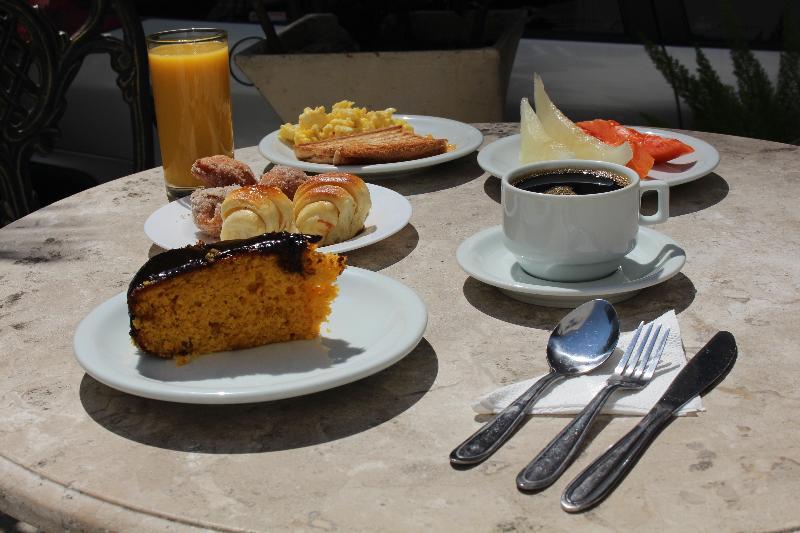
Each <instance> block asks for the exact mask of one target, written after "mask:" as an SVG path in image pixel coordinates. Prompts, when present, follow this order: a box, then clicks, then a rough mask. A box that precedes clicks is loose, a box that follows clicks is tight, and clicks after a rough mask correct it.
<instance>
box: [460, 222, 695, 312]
mask: <svg viewBox="0 0 800 533" xmlns="http://www.w3.org/2000/svg"><path fill="white" fill-rule="evenodd" d="M456 257H457V259H458V264H459V265H461V268H462V269H464V271H465V272H466V273H467V274H469V275H470V276H472V277H473V278H475V279H477V280H479V281H482V282H484V283H487V284H489V285H493V286H495V287H497V288H498V289H500V290H501V291H502V292H504V293H505V294H507V295H508V296H511V297H512V298H515V299H517V300H520V301H523V302H526V303H533V304H537V305H544V306H547V307H575V306H576V305H579V304H581V303H583V302H588V301H589V300H592V299H594V298H605V299H606V300H608V301H609V302H612V303H614V302H621V301H623V300H626V299H628V298H630V297H632V296H634V295H636V294H637V293H638V292H639V291H641V290H642V289H644V288H646V287H651V286H653V285H657V284H659V283H663V282H664V281H667V280H668V279H670V278H671V277H673V276H674V275H675V274H677V273H678V272H680V270H681V268H683V265H684V264H685V263H686V252H684V251H683V249H682V248H681V247H680V246H678V244H677V243H676V242H675V241H673V240H672V239H670V238H669V237H668V236H666V235H664V234H663V233H659V232H658V231H656V230H654V229H650V228H645V227H640V228H639V234H638V236H637V239H636V247H635V248H634V249H633V250H632V251H631V252H630V253H629V254H628V255H626V256H625V257H624V258H623V261H622V265H621V266H620V268H619V269H618V270H617V271H616V272H615V273H614V274H611V275H610V276H607V277H605V278H602V279H598V280H595V281H582V282H577V283H560V282H557V281H547V280H544V279H539V278H535V277H533V276H531V275H530V274H528V273H527V272H525V271H524V270H522V268H521V267H520V266H519V265H518V264H517V259H516V257H514V255H513V254H512V253H511V252H509V251H508V249H507V248H506V247H505V245H504V244H503V228H502V226H493V227H491V228H488V229H485V230H483V231H480V232H478V233H476V234H475V235H473V236H472V237H469V238H468V239H466V240H465V241H464V242H462V243H461V245H460V246H459V247H458V251H457V252H456Z"/></svg>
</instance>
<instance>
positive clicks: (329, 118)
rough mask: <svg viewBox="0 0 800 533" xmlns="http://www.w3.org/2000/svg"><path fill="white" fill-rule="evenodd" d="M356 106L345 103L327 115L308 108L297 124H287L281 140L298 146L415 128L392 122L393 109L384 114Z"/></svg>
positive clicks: (336, 104) (283, 128) (393, 119)
mask: <svg viewBox="0 0 800 533" xmlns="http://www.w3.org/2000/svg"><path fill="white" fill-rule="evenodd" d="M353 105H354V102H349V101H347V100H342V101H341V102H336V103H335V104H333V107H331V112H330V113H326V112H325V106H319V107H315V108H314V109H312V108H310V107H307V108H305V109H304V110H303V113H302V114H301V115H300V118H299V119H298V123H297V124H289V123H286V124H284V125H283V126H281V129H280V132H279V133H278V137H279V138H280V139H282V140H284V141H287V142H290V143H294V144H305V143H310V142H313V141H322V140H325V139H329V138H331V137H340V136H342V135H352V134H353V133H361V132H362V131H372V130H377V129H380V128H388V127H389V126H405V127H406V128H407V129H409V130H411V129H412V128H411V126H409V125H408V124H406V122H405V121H404V120H401V119H399V118H392V114H394V112H395V111H397V110H396V109H394V108H392V107H390V108H387V109H384V110H383V111H367V108H366V107H353Z"/></svg>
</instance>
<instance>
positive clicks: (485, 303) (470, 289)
mask: <svg viewBox="0 0 800 533" xmlns="http://www.w3.org/2000/svg"><path fill="white" fill-rule="evenodd" d="M463 292H464V297H465V298H466V299H467V301H468V302H469V303H470V304H471V305H472V306H473V307H474V308H475V309H477V310H479V311H481V312H483V313H486V314H487V315H489V316H492V317H494V318H497V319H498V320H503V321H504V322H509V323H511V324H516V325H519V326H525V327H528V328H535V329H542V330H546V331H550V330H551V329H553V327H555V325H556V324H557V323H558V321H559V320H561V318H562V317H563V316H564V315H565V314H567V312H569V309H562V308H557V307H543V306H539V305H534V304H528V303H524V302H520V301H517V300H515V299H513V298H511V297H509V296H506V295H505V294H503V293H502V292H500V291H499V290H498V289H496V288H495V287H492V286H491V285H487V284H485V283H482V282H480V281H478V280H476V279H475V278H472V277H469V278H467V279H466V281H464V287H463ZM695 294H697V290H696V289H695V287H694V284H693V283H692V281H691V280H690V279H689V278H688V277H686V276H685V275H684V274H678V275H676V276H675V277H674V278H672V279H670V280H667V281H665V282H664V283H661V284H659V285H656V286H654V287H649V288H647V289H644V290H642V292H640V293H639V294H637V295H636V296H634V297H633V298H631V299H630V300H626V301H624V302H619V303H616V304H614V307H615V308H616V309H617V312H618V313H619V317H620V326H621V328H622V330H623V331H628V330H633V329H636V326H638V325H639V322H640V321H642V320H644V321H650V320H654V319H656V318H658V317H659V316H661V315H663V314H664V313H666V312H667V311H669V310H670V309H674V310H675V313H680V312H681V311H683V310H684V309H686V308H687V307H689V305H691V303H692V301H693V300H694V297H695Z"/></svg>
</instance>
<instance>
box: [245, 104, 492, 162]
mask: <svg viewBox="0 0 800 533" xmlns="http://www.w3.org/2000/svg"><path fill="white" fill-rule="evenodd" d="M397 118H401V119H403V120H405V121H407V122H408V123H409V124H410V125H411V126H412V127H413V128H414V133H417V134H418V135H428V134H431V135H433V136H434V137H436V138H438V139H447V142H449V143H450V144H452V145H453V146H455V150H453V151H451V152H447V153H444V154H439V155H434V156H431V157H423V158H422V159H414V160H412V161H400V162H397V163H381V164H377V165H346V166H344V165H343V166H338V167H337V166H334V165H323V164H319V163H307V162H305V161H300V160H298V159H297V158H296V157H295V156H294V151H293V150H292V148H291V147H290V146H289V145H288V144H286V143H284V142H283V141H281V140H280V139H278V131H273V132H272V133H270V134H269V135H267V136H266V137H264V138H263V139H261V142H260V143H258V150H259V151H260V152H261V155H263V156H264V157H266V158H267V159H269V160H270V161H272V162H273V163H275V164H276V165H286V166H289V167H294V168H299V169H301V170H304V171H306V172H349V173H351V174H358V175H359V176H362V177H363V176H371V177H378V176H384V177H388V176H387V175H390V174H394V173H399V172H407V171H410V170H417V169H421V168H425V167H430V166H433V165H438V164H439V163H444V162H445V161H452V160H453V159H458V158H460V157H464V156H465V155H467V154H471V153H472V152H473V151H474V150H475V149H476V148H478V147H479V146H480V145H481V143H482V142H483V134H482V133H481V132H480V131H479V130H478V129H476V128H474V127H472V126H470V125H469V124H464V123H463V122H458V121H457V120H451V119H449V118H440V117H426V116H422V115H397Z"/></svg>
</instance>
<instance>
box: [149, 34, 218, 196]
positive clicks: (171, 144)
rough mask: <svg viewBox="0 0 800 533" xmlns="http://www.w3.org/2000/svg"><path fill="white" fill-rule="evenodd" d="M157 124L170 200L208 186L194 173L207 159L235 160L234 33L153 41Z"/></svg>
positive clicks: (151, 37)
mask: <svg viewBox="0 0 800 533" xmlns="http://www.w3.org/2000/svg"><path fill="white" fill-rule="evenodd" d="M147 51H148V58H149V61H150V79H151V83H152V86H153V98H154V99H155V105H156V122H157V125H158V137H159V142H160V145H161V160H162V163H163V165H164V180H165V185H166V187H167V197H168V198H169V199H170V200H173V199H175V198H179V197H181V196H185V195H187V194H189V193H191V192H192V191H193V190H195V189H197V188H198V187H200V186H202V184H201V183H200V182H198V181H197V180H196V179H195V178H194V177H193V176H192V173H191V167H192V163H194V161H195V160H196V159H199V158H201V157H207V156H210V155H217V154H224V155H227V156H229V157H233V124H232V122H231V88H230V81H229V77H228V34H227V33H226V32H225V31H224V30H218V29H211V28H191V29H184V30H168V31H162V32H159V33H154V34H152V35H148V36H147Z"/></svg>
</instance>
